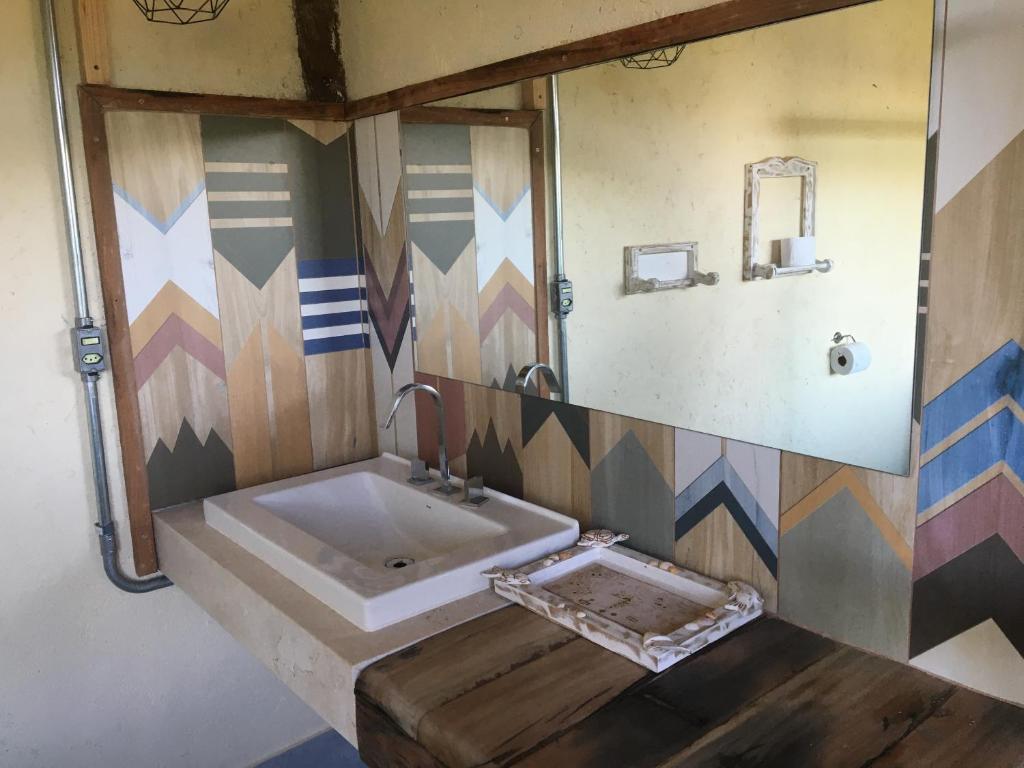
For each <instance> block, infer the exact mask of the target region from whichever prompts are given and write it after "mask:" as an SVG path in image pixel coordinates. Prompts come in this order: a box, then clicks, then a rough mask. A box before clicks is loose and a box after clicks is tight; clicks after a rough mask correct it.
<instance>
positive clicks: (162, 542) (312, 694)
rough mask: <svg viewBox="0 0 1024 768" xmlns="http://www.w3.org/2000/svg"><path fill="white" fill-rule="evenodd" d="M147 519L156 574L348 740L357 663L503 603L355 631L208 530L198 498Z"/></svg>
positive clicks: (478, 599) (485, 600) (472, 600)
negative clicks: (153, 539)
mask: <svg viewBox="0 0 1024 768" xmlns="http://www.w3.org/2000/svg"><path fill="white" fill-rule="evenodd" d="M154 525H155V530H156V545H157V554H158V557H159V560H160V569H161V570H162V571H163V573H165V574H166V575H167V577H168V578H170V579H171V581H173V582H174V583H175V585H176V586H177V587H178V588H180V589H181V590H182V591H184V592H185V594H187V595H188V596H189V597H190V598H192V600H194V601H195V602H196V603H197V604H198V605H199V606H200V607H201V608H202V609H203V610H205V611H206V612H207V613H208V614H209V615H210V616H211V617H213V619H214V620H216V621H217V622H218V623H219V624H220V625H221V626H222V627H224V629H226V630H227V631H228V632H229V633H230V634H231V635H232V636H233V637H234V638H235V639H236V640H238V642H240V643H241V644H242V645H243V646H244V647H245V648H246V649H247V650H249V652H251V653H252V654H253V655H254V656H256V658H258V659H259V660H260V661H262V662H263V663H264V664H265V665H266V666H267V667H268V668H269V669H270V670H271V671H272V672H273V673H274V674H275V675H277V677H278V678H280V680H281V681H282V682H284V683H285V685H287V686H288V687H289V688H291V689H292V691H294V692H295V693H296V694H297V695H298V696H299V698H301V699H302V700H303V701H305V702H306V703H307V704H308V705H309V706H310V707H312V708H313V710H315V711H316V712H317V713H318V714H319V715H320V716H321V717H323V718H324V720H326V721H327V722H328V723H329V724H330V725H331V726H332V727H333V728H335V729H336V730H338V731H339V732H340V733H341V734H342V735H343V736H344V737H345V738H346V739H348V741H350V742H351V743H352V744H356V743H357V734H356V713H355V697H354V688H355V682H356V677H357V676H358V675H359V673H360V671H361V670H362V669H363V668H364V667H366V666H367V665H368V664H370V663H372V662H373V661H375V660H377V659H379V658H381V657H383V656H387V655H388V654H391V653H394V652H395V651H398V650H400V649H402V648H405V647H407V646H410V645H412V644H414V643H416V642H418V641H421V640H423V639H424V638H428V637H430V636H432V635H435V634H437V633H439V632H444V631H445V630H448V629H451V628H452V627H455V626H458V625H459V624H462V623H463V622H466V621H469V620H471V619H474V618H477V617H479V616H482V615H484V614H487V613H490V612H491V611H494V610H496V609H498V608H502V607H504V606H507V605H508V603H507V602H506V601H505V600H503V599H501V598H499V597H498V596H497V595H495V594H493V593H492V592H490V591H489V590H485V591H482V592H479V593H477V594H475V595H471V596H469V597H466V598H463V599H461V600H457V601H455V602H453V603H449V604H448V605H446V606H443V607H441V608H437V609H435V610H433V611H429V612H427V613H424V614H421V615H420V616H416V617H414V618H411V619H408V620H406V621H402V622H399V623H397V624H392V625H391V626H389V627H385V628H384V629H381V630H378V631H376V632H364V631H363V630H361V629H359V628H358V627H357V626H355V625H354V624H352V623H350V622H348V621H346V620H345V619H344V618H342V617H341V616H340V615H339V614H337V613H336V612H334V611H333V610H331V609H330V608H328V607H327V606H326V605H324V604H323V603H321V602H320V601H319V600H317V599H316V598H314V597H313V596H312V595H310V594H309V593H308V592H306V591H305V590H303V589H302V588H300V587H298V586H297V585H295V584H294V583H293V582H291V581H289V580H288V579H286V578H285V577H284V576H282V575H281V574H279V573H278V572H277V571H275V570H274V569H273V568H271V567H270V566H268V565H267V564H266V563H264V562H263V561H262V560H260V559H259V558H257V557H256V556H254V555H252V554H250V553H249V552H247V551H246V550H244V549H242V548H241V547H239V546H238V545H237V544H235V543H234V542H232V541H231V540H229V539H228V538H226V537H225V536H223V535H222V534H220V533H218V532H217V531H215V530H213V528H211V527H210V526H208V525H207V524H206V522H205V520H204V519H203V508H202V504H201V503H192V504H184V505H181V506H178V507H172V508H170V509H166V510H163V511H161V512H158V513H156V514H155V515H154Z"/></svg>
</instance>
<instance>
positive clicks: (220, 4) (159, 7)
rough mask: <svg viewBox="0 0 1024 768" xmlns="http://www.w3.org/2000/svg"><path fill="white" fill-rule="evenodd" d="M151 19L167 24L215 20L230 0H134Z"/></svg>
mask: <svg viewBox="0 0 1024 768" xmlns="http://www.w3.org/2000/svg"><path fill="white" fill-rule="evenodd" d="M133 1H134V3H135V5H136V6H137V7H138V9H139V10H140V11H142V14H143V15H144V16H145V17H146V18H147V19H148V20H149V21H159V22H163V23H165V24H195V23H197V22H200V21H213V20H214V19H216V18H217V17H218V16H220V12H221V11H223V10H224V6H226V5H227V4H228V0H133Z"/></svg>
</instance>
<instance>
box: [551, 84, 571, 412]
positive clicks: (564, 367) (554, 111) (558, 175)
mask: <svg viewBox="0 0 1024 768" xmlns="http://www.w3.org/2000/svg"><path fill="white" fill-rule="evenodd" d="M551 123H552V134H553V136H552V138H553V141H552V144H553V145H554V150H553V156H552V162H553V164H554V166H555V167H554V174H555V205H554V218H555V280H556V281H558V280H564V279H565V241H564V225H563V221H562V126H561V115H560V113H559V109H558V75H557V74H555V75H551ZM553 298H554V299H557V298H558V297H557V296H554V297H553ZM554 306H557V303H556V304H554ZM558 378H559V380H560V381H561V384H562V402H563V403H568V402H571V400H570V399H569V329H568V318H567V317H566V316H565V315H563V314H561V313H559V314H558Z"/></svg>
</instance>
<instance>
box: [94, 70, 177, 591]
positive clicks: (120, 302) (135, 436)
mask: <svg viewBox="0 0 1024 768" xmlns="http://www.w3.org/2000/svg"><path fill="white" fill-rule="evenodd" d="M89 89H90V88H89V87H88V86H82V87H81V88H80V92H79V99H78V103H79V109H80V111H81V114H82V139H83V141H84V143H85V167H86V172H87V175H88V177H89V198H90V200H91V201H92V220H93V228H94V229H95V233H96V257H97V260H98V263H99V270H100V288H101V289H102V293H103V314H104V319H105V321H106V326H107V341H108V346H109V349H108V354H109V355H110V362H111V373H112V375H113V382H114V402H115V403H116V405H117V431H118V434H119V435H120V438H121V462H122V465H123V472H124V486H125V494H126V496H127V502H128V524H129V527H130V528H131V532H132V555H133V559H134V561H135V572H136V573H137V574H138V575H139V576H148V575H150V574H151V573H155V572H156V570H157V560H156V540H155V538H154V534H153V516H152V513H151V510H150V508H149V479H148V477H147V476H146V453H145V450H144V448H143V443H142V421H141V418H140V416H139V400H138V397H137V394H136V392H137V387H136V386H135V365H134V358H133V357H132V340H131V331H130V328H129V323H128V310H127V309H126V307H125V295H124V278H123V276H122V274H121V255H120V246H119V245H118V241H117V219H116V217H115V214H114V185H113V182H112V180H111V176H110V151H109V147H108V144H107V126H106V119H105V117H104V114H105V110H104V107H103V105H102V104H101V103H100V102H99V101H97V100H96V99H93V98H92V97H91V95H90V93H89Z"/></svg>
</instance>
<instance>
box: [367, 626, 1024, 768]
mask: <svg viewBox="0 0 1024 768" xmlns="http://www.w3.org/2000/svg"><path fill="white" fill-rule="evenodd" d="M356 697H357V724H358V732H359V744H360V752H361V754H362V756H363V760H364V761H365V762H366V763H367V765H369V766H370V767H371V768H384V767H385V766H388V767H391V766H405V767H407V768H413V767H414V768H439V767H442V766H443V767H444V768H468V766H512V765H514V766H524V767H525V766H530V767H531V768H540V767H541V766H545V767H546V766H551V767H552V768H556V767H557V768H566V767H569V766H596V767H598V768H603V767H607V768H612V767H614V768H625V767H626V766H629V767H631V768H632V767H636V768H642V767H645V766H651V767H654V766H666V767H667V766H686V768H691V767H693V768H703V767H705V766H706V767H708V768H710V767H711V766H714V768H747V767H748V766H749V767H752V766H758V768H768V767H776V766H777V767H778V768H805V767H806V768H818V767H819V766H821V767H825V766H827V767H828V768H832V766H836V768H845V767H846V766H849V767H850V768H862V767H866V766H872V768H897V767H899V768H908V767H910V766H924V767H926V768H946V767H947V766H948V768H968V767H970V766H978V767H979V768H1024V709H1020V708H1018V707H1015V706H1013V705H1010V704H1006V703H1003V702H999V701H996V700H994V699H990V698H987V697H985V696H982V695H980V694H977V693H973V692H971V691H967V690H965V689H962V688H959V687H958V686H956V685H953V684H951V683H948V682H944V681H942V680H939V679H937V678H935V677H932V676H930V675H928V674H926V673H924V672H921V671H919V670H915V669H913V668H911V667H908V666H906V665H904V664H898V663H896V662H894V661H890V660H888V659H883V658H879V657H877V656H872V655H870V654H867V653H864V652H861V651H858V650H855V649H853V648H850V647H848V646H844V645H841V644H839V643H836V642H833V641H831V640H828V639H826V638H823V637H820V636H819V635H815V634H813V633H811V632H808V631H806V630H803V629H800V628H798V627H795V626H793V625H791V624H787V623H786V622H784V621H781V620H780V619H776V618H764V619H761V620H759V621H757V622H754V623H753V624H750V625H748V626H746V627H744V628H742V629H740V630H739V631H737V632H736V633H734V634H733V635H730V636H729V637H727V638H725V639H724V640H721V641H719V642H718V643H716V644H714V645H712V646H711V647H710V648H708V649H706V650H704V651H702V652H700V653H698V654H696V655H694V656H693V657H692V658H690V659H687V660H686V661H684V662H681V663H679V664H677V665H676V666H674V667H672V668H671V669H669V670H667V671H665V672H663V673H661V674H660V675H655V674H652V673H651V672H649V671H647V670H646V669H644V668H643V667H640V666H638V665H636V664H633V663H631V662H629V661H626V660H625V659H623V658H622V657H620V656H617V655H616V654H614V653H611V652H610V651H606V650H604V649H603V648H600V647H599V646H597V645H595V644H593V643H591V642H589V641H587V640H584V639H583V638H580V637H578V636H576V635H575V634H573V633H572V632H570V631H569V630H566V629H563V628H562V627H559V626H557V625H555V624H553V623H552V622H549V621H547V620H545V619H543V618H541V617H539V616H537V615H535V614H533V613H530V612H529V611H526V610H525V609H523V608H520V607H519V606H510V607H509V608H505V609H502V610H500V611H497V612H496V613H492V614H490V615H487V616H483V617H481V618H479V619H475V620H473V621H470V622H468V623H466V624H463V625H461V626H458V627H455V628H453V629H451V630H448V631H447V632H444V633H442V634H440V635H436V636H434V637H431V638H429V639H427V640H425V641H423V642H421V643H417V644H416V645H414V646H412V647H410V648H407V649H406V650H404V651H401V652H399V653H396V654H394V655H392V656H389V657H387V658H385V659H383V660H381V661H379V662H377V663H375V664H373V665H372V666H370V667H369V668H368V669H366V670H365V671H364V672H363V674H362V675H361V677H360V678H359V681H358V683H357V686H356Z"/></svg>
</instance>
